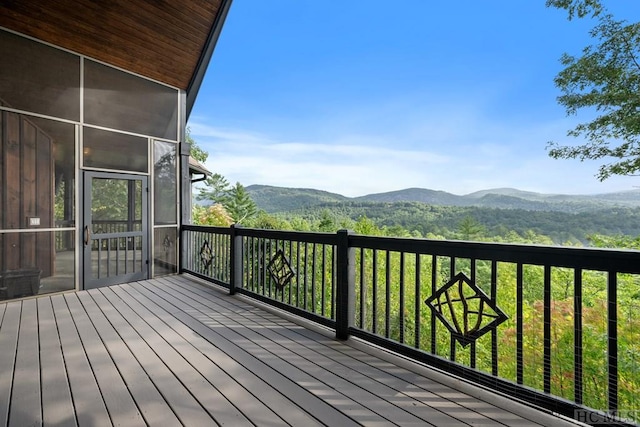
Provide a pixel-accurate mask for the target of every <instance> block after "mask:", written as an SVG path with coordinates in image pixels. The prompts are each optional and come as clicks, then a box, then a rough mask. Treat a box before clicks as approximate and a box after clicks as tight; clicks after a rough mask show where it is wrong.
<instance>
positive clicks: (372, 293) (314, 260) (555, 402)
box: [181, 226, 640, 424]
mask: <svg viewBox="0 0 640 427" xmlns="http://www.w3.org/2000/svg"><path fill="white" fill-rule="evenodd" d="M182 242H183V251H182V260H181V266H182V268H181V271H182V272H188V273H192V274H196V275H198V276H200V277H202V278H205V279H207V280H212V281H213V282H215V283H218V284H220V285H223V286H226V287H227V288H229V290H230V292H231V293H235V292H240V293H243V294H247V295H250V296H252V297H254V298H257V299H259V300H261V301H263V302H268V303H270V304H273V305H275V306H277V307H280V308H282V309H285V310H288V311H290V312H293V313H295V314H298V315H301V316H304V317H306V318H308V319H311V320H314V321H316V322H318V323H321V324H323V325H325V326H328V327H331V328H334V329H335V330H336V336H337V337H338V338H341V339H345V338H347V337H348V336H350V335H351V336H357V337H359V338H362V339H365V340H368V341H370V342H372V343H375V344H378V345H381V346H383V347H386V348H389V349H392V350H394V351H397V352H400V353H402V354H405V355H408V356H410V357H413V358H415V359H416V360H420V361H423V362H426V363H428V364H430V365H432V366H434V367H437V368H440V369H443V370H446V371H447V372H451V373H453V374H456V375H458V376H460V377H463V378H466V379H467V380H470V381H472V382H474V383H477V384H481V385H484V386H487V387H491V388H493V389H494V390H496V391H499V392H503V393H505V394H508V395H510V396H513V397H517V398H519V399H522V400H525V401H528V402H531V403H534V404H536V405H539V406H542V407H545V408H547V409H549V410H552V411H555V412H557V413H560V414H562V415H565V416H569V417H574V418H576V419H578V420H582V421H585V420H586V421H589V422H592V423H593V422H595V423H607V424H612V423H613V424H615V423H618V424H625V422H626V423H628V424H633V423H634V422H638V420H639V419H640V417H639V415H640V413H639V412H634V411H638V409H640V319H638V318H637V316H636V313H638V309H640V303H639V301H640V253H639V252H636V251H623V250H604V249H588V248H573V247H571V248H568V247H543V246H529V245H505V244H493V243H477V242H460V241H434V240H424V239H400V238H387V237H371V236H360V235H354V234H351V233H349V232H347V231H340V232H338V233H336V234H331V233H300V232H285V231H274V230H256V229H245V228H239V227H233V226H232V227H231V228H214V227H198V226H184V227H183V229H182ZM625 420H627V421H625Z"/></svg>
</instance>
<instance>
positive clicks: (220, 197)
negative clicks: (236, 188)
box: [196, 173, 232, 205]
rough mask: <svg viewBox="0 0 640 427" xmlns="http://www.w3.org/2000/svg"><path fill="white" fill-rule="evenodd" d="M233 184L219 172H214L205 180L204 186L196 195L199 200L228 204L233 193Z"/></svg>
mask: <svg viewBox="0 0 640 427" xmlns="http://www.w3.org/2000/svg"><path fill="white" fill-rule="evenodd" d="M231 190H232V188H231V185H230V184H229V181H227V179H226V178H225V177H224V176H222V175H220V174H219V173H214V174H213V175H212V176H210V177H208V178H207V179H206V180H205V181H204V188H201V189H200V192H199V193H198V195H197V196H196V199H197V200H209V201H211V202H213V203H219V204H221V205H226V204H227V203H228V201H229V197H230V193H231Z"/></svg>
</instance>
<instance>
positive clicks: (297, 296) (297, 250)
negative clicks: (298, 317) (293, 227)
mask: <svg viewBox="0 0 640 427" xmlns="http://www.w3.org/2000/svg"><path fill="white" fill-rule="evenodd" d="M300 243H301V242H297V245H296V307H298V308H300Z"/></svg>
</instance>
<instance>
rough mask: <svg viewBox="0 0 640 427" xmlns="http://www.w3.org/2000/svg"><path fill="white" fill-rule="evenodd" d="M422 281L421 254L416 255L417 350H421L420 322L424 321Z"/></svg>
mask: <svg viewBox="0 0 640 427" xmlns="http://www.w3.org/2000/svg"><path fill="white" fill-rule="evenodd" d="M420 281H421V271H420V254H416V283H415V293H416V295H415V316H414V322H415V325H414V329H415V331H416V332H415V334H416V335H415V337H414V338H415V341H414V347H415V348H420V320H421V319H422V316H421V310H420V309H421V307H422V296H421V293H420V290H421V286H420Z"/></svg>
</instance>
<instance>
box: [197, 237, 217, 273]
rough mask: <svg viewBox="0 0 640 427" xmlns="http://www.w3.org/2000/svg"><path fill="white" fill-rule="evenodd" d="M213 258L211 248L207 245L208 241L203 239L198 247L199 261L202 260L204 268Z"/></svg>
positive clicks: (206, 267) (208, 265)
mask: <svg viewBox="0 0 640 427" xmlns="http://www.w3.org/2000/svg"><path fill="white" fill-rule="evenodd" d="M213 258H215V255H214V253H213V250H212V249H211V246H209V241H208V240H205V241H204V243H203V244H202V247H201V248H200V261H202V264H203V266H204V269H205V270H206V269H208V268H209V267H210V266H211V263H212V262H213Z"/></svg>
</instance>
